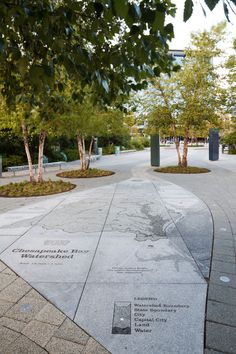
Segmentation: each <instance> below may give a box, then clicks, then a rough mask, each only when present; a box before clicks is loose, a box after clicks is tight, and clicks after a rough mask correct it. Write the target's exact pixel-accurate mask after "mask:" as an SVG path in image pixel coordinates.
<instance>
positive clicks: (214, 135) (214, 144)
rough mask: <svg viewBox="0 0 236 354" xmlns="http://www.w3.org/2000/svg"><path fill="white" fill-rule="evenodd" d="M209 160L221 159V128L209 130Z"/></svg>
mask: <svg viewBox="0 0 236 354" xmlns="http://www.w3.org/2000/svg"><path fill="white" fill-rule="evenodd" d="M209 160H210V161H217V160H219V130H218V129H210V130H209Z"/></svg>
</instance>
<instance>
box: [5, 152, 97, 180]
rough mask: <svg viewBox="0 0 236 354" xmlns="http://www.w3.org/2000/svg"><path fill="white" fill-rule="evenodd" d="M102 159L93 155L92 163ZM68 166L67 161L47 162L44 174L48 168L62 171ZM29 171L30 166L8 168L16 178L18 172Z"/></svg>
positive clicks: (35, 167)
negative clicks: (64, 166)
mask: <svg viewBox="0 0 236 354" xmlns="http://www.w3.org/2000/svg"><path fill="white" fill-rule="evenodd" d="M100 158H101V155H91V157H90V161H91V162H93V161H96V160H99V159H100ZM86 159H87V160H88V157H86ZM65 164H67V162H65V161H57V162H46V163H44V164H43V169H44V172H45V171H46V168H48V167H59V169H60V170H61V166H62V165H65ZM37 168H38V164H35V165H33V169H34V171H35V173H36V171H37ZM28 169H29V166H28V165H22V166H11V167H8V168H7V170H8V172H13V174H14V176H15V175H16V172H18V171H27V170H28Z"/></svg>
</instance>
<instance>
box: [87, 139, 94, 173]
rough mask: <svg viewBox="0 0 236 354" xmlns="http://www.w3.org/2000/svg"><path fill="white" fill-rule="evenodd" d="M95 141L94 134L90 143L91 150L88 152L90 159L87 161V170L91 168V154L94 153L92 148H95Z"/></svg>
mask: <svg viewBox="0 0 236 354" xmlns="http://www.w3.org/2000/svg"><path fill="white" fill-rule="evenodd" d="M93 143H94V137H93V136H92V138H91V141H90V145H89V152H88V160H87V161H86V170H88V169H89V166H90V159H91V154H92V149H93Z"/></svg>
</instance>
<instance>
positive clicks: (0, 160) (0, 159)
mask: <svg viewBox="0 0 236 354" xmlns="http://www.w3.org/2000/svg"><path fill="white" fill-rule="evenodd" d="M0 177H2V155H0Z"/></svg>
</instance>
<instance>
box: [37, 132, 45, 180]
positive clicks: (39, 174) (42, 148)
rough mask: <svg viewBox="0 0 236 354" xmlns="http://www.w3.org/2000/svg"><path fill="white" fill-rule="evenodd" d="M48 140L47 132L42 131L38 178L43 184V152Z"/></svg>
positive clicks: (40, 135)
mask: <svg viewBox="0 0 236 354" xmlns="http://www.w3.org/2000/svg"><path fill="white" fill-rule="evenodd" d="M45 138H46V132H45V131H44V130H42V131H41V132H40V134H39V152H38V176H37V182H39V183H41V182H43V150H44V142H45Z"/></svg>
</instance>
